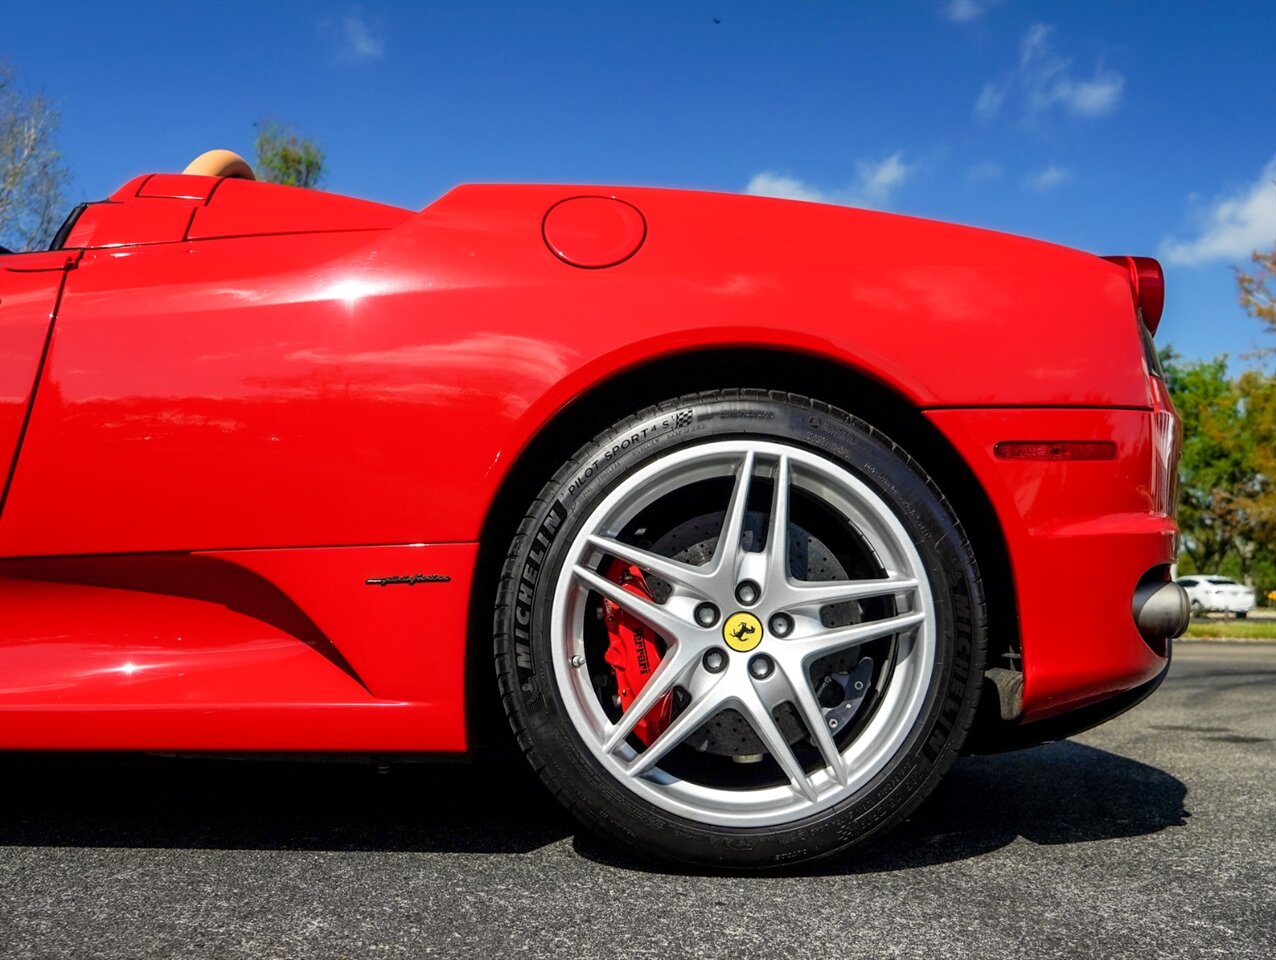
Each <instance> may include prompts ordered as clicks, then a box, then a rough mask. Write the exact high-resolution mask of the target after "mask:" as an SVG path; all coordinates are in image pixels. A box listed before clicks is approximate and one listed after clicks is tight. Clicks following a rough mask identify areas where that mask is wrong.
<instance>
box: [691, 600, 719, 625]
mask: <svg viewBox="0 0 1276 960" xmlns="http://www.w3.org/2000/svg"><path fill="white" fill-rule="evenodd" d="M719 616H720V614H719V612H718V608H717V607H715V606H714V605H713V604H712V603H702V604H700V605H699V606H698V607H696V623H698V624H700V626H702V627H712V626H713V625H714V624H715V623H717V622H718V617H719Z"/></svg>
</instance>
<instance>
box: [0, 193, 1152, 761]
mask: <svg viewBox="0 0 1276 960" xmlns="http://www.w3.org/2000/svg"><path fill="white" fill-rule="evenodd" d="M612 196H614V197H616V198H618V199H619V200H622V201H624V202H625V204H627V205H629V206H630V207H631V208H632V209H633V210H634V211H639V212H640V215H641V218H642V226H643V229H642V230H641V231H639V230H638V229H637V227H636V223H637V221H635V220H634V219H633V217H632V216H631V215H629V214H625V216H624V217H623V218H621V219H620V220H615V219H614V218H613V221H612V222H607V223H600V226H599V230H598V232H597V236H593V237H591V234H590V223H591V220H590V218H591V217H593V216H595V213H594V212H593V211H596V210H601V211H604V213H602V214H599V216H603V217H605V216H606V213H605V210H606V208H607V205H605V204H594V203H590V204H585V205H577V208H576V209H577V211H578V212H581V215H580V216H575V215H573V216H572V217H567V216H566V215H563V216H562V217H560V218H559V219H560V220H561V222H562V223H563V224H564V225H563V226H561V227H560V226H556V225H554V224H551V227H550V229H551V230H560V231H561V234H560V236H559V237H557V238H555V237H551V236H548V235H546V234H545V232H544V231H545V229H546V227H545V221H546V215H547V212H548V211H550V210H551V209H553V208H554V207H555V205H556V204H559V203H561V202H562V201H563V200H565V199H569V198H573V197H584V198H593V197H612ZM551 245H553V247H554V249H551ZM626 245H628V246H635V245H636V249H635V250H634V251H633V252H632V254H631V255H629V256H627V257H626V258H624V259H622V260H620V261H619V262H617V263H615V264H614V265H612V266H609V267H606V268H605V269H582V268H580V267H578V266H573V265H572V264H571V263H569V262H566V258H565V257H564V249H565V248H570V250H571V251H579V252H572V253H571V257H575V258H577V259H579V262H593V261H591V260H590V257H591V256H594V255H596V256H597V257H599V258H601V259H599V260H598V261H597V262H607V258H608V257H613V252H614V250H618V249H619V247H621V246H626ZM66 246H68V247H71V246H75V247H82V248H84V252H83V255H82V257H81V258H80V259H79V262H78V263H77V264H75V266H74V268H73V269H70V270H67V271H66V282H65V289H64V290H63V291H62V293H61V300H60V302H59V303H58V305H57V317H56V321H55V323H54V327H53V331H52V337H51V340H50V342H49V347H48V350H47V356H45V355H44V354H45V350H44V334H45V332H47V330H48V314H49V312H50V311H51V309H52V306H51V303H52V302H54V301H56V300H57V294H56V290H57V288H58V286H59V284H60V282H61V276H62V270H63V268H62V267H58V268H57V269H56V270H50V272H48V273H40V274H31V276H38V277H40V278H41V279H40V280H34V281H33V280H30V279H29V277H28V276H27V275H25V274H21V273H19V272H16V271H15V268H14V267H13V266H8V268H7V270H6V272H4V273H0V284H2V286H0V299H2V301H3V304H4V306H3V308H2V312H0V330H3V331H4V332H5V335H6V341H8V340H9V339H10V338H9V331H10V330H13V331H17V332H16V333H15V334H14V337H13V338H12V339H13V342H14V343H15V344H16V346H15V347H14V348H10V347H8V345H7V343H6V348H5V350H4V352H3V353H2V354H0V365H2V366H0V372H3V373H4V375H5V377H6V381H8V380H9V378H11V377H14V378H16V379H15V380H14V381H13V382H14V383H17V384H18V386H19V387H20V386H21V382H22V380H23V377H25V382H26V384H27V386H26V387H25V388H23V389H17V388H16V387H12V386H8V385H6V387H5V389H3V390H0V463H2V464H3V465H4V466H5V467H7V466H8V461H7V460H6V459H5V458H6V457H8V456H9V455H10V452H11V451H12V450H15V449H16V448H17V446H18V435H19V434H20V433H22V423H23V422H25V423H26V429H25V433H24V434H22V440H21V449H20V452H19V453H18V454H17V459H16V466H15V468H14V470H13V476H12V483H11V485H10V487H9V489H8V493H7V496H6V497H5V499H4V501H3V504H2V505H0V508H2V511H3V512H2V513H0V558H8V559H0V604H2V605H0V609H3V610H4V612H5V614H4V617H3V621H2V622H0V746H8V747H118V748H134V747H137V748H142V747H145V748H156V749H158V748H172V749H183V748H184V749H245V750H247V749H262V750H282V749H322V750H350V749H357V750H439V751H457V750H462V749H464V748H465V746H466V733H465V718H464V708H465V704H464V684H465V662H466V659H465V648H466V643H467V611H468V609H469V604H470V591H471V584H472V580H473V575H474V560H475V556H476V551H477V546H476V541H477V540H478V538H479V536H480V531H481V530H482V528H483V524H484V522H485V519H486V518H487V516H488V513H489V511H490V509H491V506H492V504H493V501H494V499H495V497H496V495H497V493H498V491H499V490H500V489H501V485H502V483H503V482H504V481H505V479H506V478H507V476H508V474H509V471H510V469H511V467H512V465H513V464H515V463H516V462H517V461H518V458H519V456H520V455H521V454H522V453H523V451H524V450H525V449H526V448H527V447H528V445H529V443H531V441H532V440H533V439H534V438H535V437H536V436H537V435H538V434H539V433H540V432H541V431H543V430H544V429H545V427H546V425H547V424H548V423H549V422H550V421H551V420H552V419H553V417H554V416H555V415H556V414H557V413H558V412H560V411H561V410H563V409H564V408H565V407H566V406H567V405H568V404H569V403H570V402H571V401H573V400H574V399H576V398H578V397H581V396H584V395H587V394H588V393H589V392H590V391H591V390H592V389H594V388H596V387H598V386H599V385H602V384H605V383H607V382H608V381H610V380H611V379H612V378H614V377H616V376H617V375H619V374H621V373H624V372H626V371H631V370H635V369H639V368H641V367H642V366H643V365H644V364H647V363H650V362H652V361H653V360H656V359H658V358H663V357H669V356H673V355H678V354H694V353H696V352H699V351H704V350H721V349H724V348H730V349H736V348H754V349H762V350H770V351H774V353H775V357H776V362H777V363H783V362H784V357H785V356H788V355H793V354H803V355H806V356H811V357H818V358H821V359H823V360H826V361H828V362H831V363H835V364H838V365H841V366H842V367H844V368H845V369H847V371H848V373H849V372H854V373H857V374H859V375H863V376H867V377H869V378H871V379H873V380H875V381H877V382H878V383H880V384H882V385H884V386H885V387H887V388H889V389H890V390H891V391H893V392H894V393H895V394H897V395H898V396H899V397H900V398H901V399H902V400H903V401H904V402H906V403H907V404H908V405H910V406H911V407H913V408H914V409H916V410H918V411H923V412H924V414H925V416H926V417H928V418H929V420H930V421H931V423H932V424H933V425H934V426H935V427H936V428H937V429H938V430H939V431H940V432H941V433H942V434H943V435H944V436H945V437H946V438H947V439H948V440H949V442H950V443H951V444H952V446H953V447H954V448H955V449H956V450H957V451H958V453H959V454H960V455H961V457H962V458H963V459H964V460H965V462H966V464H967V465H968V467H969V469H970V471H971V472H972V473H973V474H974V475H975V476H976V477H977V478H978V480H979V482H980V484H981V485H982V486H983V488H984V491H985V493H986V495H987V497H988V500H989V501H990V502H991V504H992V505H993V507H994V509H995V511H996V514H997V517H998V520H999V522H1000V523H1001V526H1002V531H1001V532H1002V535H1003V536H1004V537H1005V540H1006V544H1007V548H1008V551H1009V554H1010V559H1011V565H1012V569H1013V575H1014V581H1015V582H1014V584H1013V585H1011V584H1006V585H1004V589H1006V590H1012V589H1013V591H1014V594H1015V600H1016V602H1017V607H1018V612H1019V623H1020V634H1021V637H1020V640H1021V644H1022V652H1023V667H1024V674H1025V692H1024V715H1025V717H1028V718H1035V717H1039V716H1046V715H1049V714H1051V713H1054V712H1058V711H1060V710H1065V709H1068V708H1070V707H1072V706H1076V705H1079V704H1083V703H1086V702H1089V701H1092V700H1094V699H1096V698H1098V697H1102V696H1104V695H1105V694H1109V693H1112V692H1114V691H1119V690H1123V689H1127V688H1129V687H1131V686H1133V685H1136V684H1137V683H1139V682H1142V681H1143V680H1146V679H1148V678H1149V677H1151V676H1154V675H1155V674H1156V672H1157V671H1158V670H1159V669H1160V668H1161V667H1162V666H1163V665H1164V660H1163V658H1162V657H1160V656H1159V655H1158V654H1157V653H1156V652H1154V651H1153V650H1152V649H1151V648H1149V647H1148V645H1147V644H1146V643H1144V641H1143V640H1142V638H1141V637H1140V636H1139V634H1138V631H1137V630H1136V629H1135V626H1134V623H1133V620H1132V617H1131V613H1130V595H1131V592H1132V590H1133V587H1134V584H1135V583H1136V582H1137V581H1138V580H1139V578H1140V577H1141V576H1142V575H1143V574H1144V573H1145V572H1146V571H1147V570H1148V569H1149V568H1151V567H1153V566H1156V565H1159V564H1168V563H1169V562H1171V560H1172V559H1173V556H1174V536H1175V534H1174V526H1173V521H1172V519H1171V517H1170V516H1169V511H1168V499H1167V496H1166V494H1165V491H1166V490H1167V489H1169V487H1170V486H1171V484H1170V481H1169V479H1168V474H1166V473H1165V471H1164V469H1163V467H1162V468H1161V473H1160V474H1157V473H1156V468H1155V464H1156V463H1158V462H1159V461H1158V457H1160V458H1163V457H1164V456H1172V451H1167V450H1165V449H1163V448H1164V447H1165V445H1166V442H1167V441H1165V439H1164V437H1165V436H1166V432H1165V429H1164V424H1163V423H1162V421H1163V420H1164V418H1165V417H1167V416H1171V414H1169V412H1168V410H1169V408H1168V402H1167V401H1166V400H1165V398H1164V396H1163V389H1161V388H1160V385H1159V382H1158V381H1155V379H1154V378H1152V377H1151V376H1150V375H1149V373H1148V371H1147V369H1146V366H1145V363H1144V359H1143V353H1142V347H1141V344H1140V340H1139V333H1138V326H1137V325H1138V320H1137V318H1136V315H1135V313H1134V308H1133V306H1132V301H1131V288H1130V280H1129V276H1128V271H1127V270H1124V269H1122V268H1121V267H1120V266H1118V265H1115V264H1112V263H1108V262H1105V261H1103V260H1101V259H1099V258H1097V257H1093V256H1090V255H1088V254H1084V253H1080V252H1077V251H1073V250H1068V249H1064V248H1060V247H1055V246H1052V245H1049V244H1044V243H1039V242H1035V241H1030V240H1024V239H1021V238H1016V237H1009V236H1004V235H1000V234H994V233H988V232H985V231H978V230H972V229H969V228H965V227H957V226H951V225H945V224H939V223H932V222H928V221H921V220H913V219H909V218H904V217H897V216H891V215H886V214H878V213H872V212H867V211H858V210H847V209H841V208H833V207H823V206H817V205H811V204H796V203H790V202H784V201H772V200H763V199H756V198H741V197H733V196H726V195H713V194H691V193H681V192H676V191H661V190H643V189H623V190H618V189H614V188H594V187H562V186H531V187H505V186H471V187H461V188H458V189H456V190H454V191H452V192H451V193H450V194H448V195H447V196H445V197H443V198H442V199H440V200H439V201H437V202H436V203H434V204H433V205H431V206H430V207H428V208H426V209H425V210H424V211H422V212H421V213H419V214H412V213H410V212H409V211H404V210H399V209H397V208H392V207H384V206H381V205H378V204H369V203H364V202H362V201H356V200H351V199H348V198H344V197H333V196H331V195H327V194H318V193H313V192H306V191H299V190H292V189H289V188H283V187H272V186H268V185H263V184H254V183H247V182H240V181H229V180H221V179H218V178H208V177H182V176H174V175H152V176H149V177H143V178H138V180H135V181H132V182H131V183H130V184H127V185H125V187H124V188H122V189H121V190H120V191H118V192H117V193H116V194H115V195H114V196H113V197H112V198H111V200H110V201H109V202H107V203H104V204H100V205H92V206H90V207H89V208H88V209H87V210H86V211H85V213H84V214H83V215H81V217H80V219H79V220H78V221H77V222H76V224H75V225H74V226H73V228H72V229H71V231H70V234H69V235H68V238H67V240H66ZM69 252H70V251H65V250H64V251H59V252H57V253H55V254H44V255H34V256H36V257H45V258H48V262H49V263H50V264H52V263H54V262H55V261H56V260H57V258H59V257H60V258H61V260H60V261H57V262H59V263H65V261H66V259H67V256H68V253H69ZM622 252H623V251H622ZM24 259H25V257H16V258H6V260H5V263H6V265H7V264H8V262H9V261H10V260H12V261H13V262H14V263H17V262H19V261H22V260H24ZM613 259H614V257H613ZM15 278H21V279H15ZM24 298H25V299H24ZM14 300H16V302H17V305H16V307H12V309H11V306H12V304H13V302H14ZM41 311H44V312H43V314H42V313H41ZM41 316H43V321H41V319H40V318H41ZM41 323H43V324H44V326H43V329H41ZM42 357H43V361H42V360H41V358H42ZM37 369H39V370H40V376H39V384H38V388H37V389H36V391H35V396H34V400H33V401H32V400H31V396H30V394H31V390H30V385H31V384H32V383H35V381H36V371H37ZM763 385H764V384H763ZM688 388H689V389H693V388H694V384H689V385H688ZM615 412H616V416H617V417H619V416H622V415H623V414H624V413H626V412H629V411H626V410H617V411H615ZM864 415H866V416H869V417H870V418H871V413H865V414H864ZM1158 417H1159V418H1161V420H1158ZM1158 424H1159V425H1158ZM582 439H583V438H582ZM1042 439H1051V440H1056V439H1069V440H1091V439H1103V440H1109V441H1114V442H1115V443H1116V444H1117V450H1118V455H1117V457H1116V459H1115V460H1112V461H1103V462H1082V463H1066V464H1060V463H1054V462H1033V461H1018V462H1008V461H1002V460H998V459H996V458H995V457H994V455H993V452H992V450H993V447H994V445H995V444H996V443H998V442H1001V441H1006V440H1042ZM6 444H7V445H6ZM1158 477H1159V479H1158ZM939 480H940V483H941V485H942V482H943V478H942V477H941V478H939ZM534 495H535V490H527V491H526V499H528V500H530V498H531V497H533V496H534ZM426 544H428V545H429V546H425V545H426ZM407 545H416V546H407ZM1096 557H1097V558H1098V562H1096ZM86 558H92V559H91V560H89V559H86ZM192 564H195V565H196V566H194V567H192V566H191V565H192ZM1096 568H1097V569H1098V570H1099V571H1100V572H1101V573H1102V572H1103V571H1110V573H1111V577H1110V591H1109V592H1105V594H1104V597H1103V600H1102V602H1101V604H1100V607H1101V611H1102V612H1101V615H1100V614H1096V615H1095V616H1093V617H1090V618H1088V619H1090V620H1093V621H1094V622H1102V623H1103V624H1104V625H1105V626H1104V629H1103V631H1101V632H1097V633H1095V634H1093V635H1078V634H1077V632H1076V630H1075V628H1073V627H1072V626H1071V625H1070V624H1071V622H1072V621H1071V620H1070V619H1069V618H1065V617H1063V616H1061V615H1060V606H1061V604H1063V603H1066V602H1067V600H1066V599H1065V598H1066V597H1067V596H1068V595H1069V593H1070V591H1069V590H1068V589H1067V586H1066V584H1063V583H1060V572H1061V571H1067V570H1069V569H1086V570H1088V571H1090V572H1091V573H1093V572H1094V571H1095V570H1096ZM422 571H427V572H429V573H430V574H436V575H438V576H440V577H443V576H446V577H448V578H450V579H448V580H446V581H442V580H438V581H434V582H430V583H426V584H419V585H417V586H413V587H411V588H402V587H395V588H385V589H383V588H379V587H376V586H369V585H368V584H366V583H365V581H366V580H367V579H374V578H384V577H386V576H411V575H413V574H417V573H420V572H422ZM245 578H247V579H245ZM1103 579H1104V581H1105V582H1108V579H1109V578H1108V577H1106V576H1105V577H1104V578H1103ZM250 586H251V589H250ZM244 591H247V595H249V596H252V597H256V598H257V600H256V601H255V602H256V605H255V606H250V607H249V608H247V609H236V604H240V605H241V606H242V602H241V601H240V600H235V599H234V598H236V597H240V596H241V595H242V594H243V593H244ZM1073 602H1075V601H1073ZM474 633H475V635H481V633H482V631H481V630H478V631H474ZM130 664H131V668H130V669H125V667H126V665H130ZM58 677H62V678H63V679H62V680H61V681H59V680H58ZM68 678H69V679H68ZM90 716H91V718H92V719H88V718H89V717H90Z"/></svg>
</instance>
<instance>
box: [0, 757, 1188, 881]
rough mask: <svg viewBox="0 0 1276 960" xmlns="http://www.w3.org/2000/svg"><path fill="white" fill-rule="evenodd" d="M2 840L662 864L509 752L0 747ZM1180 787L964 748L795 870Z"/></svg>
mask: <svg viewBox="0 0 1276 960" xmlns="http://www.w3.org/2000/svg"><path fill="white" fill-rule="evenodd" d="M0 783H3V784H4V787H3V788H0V846H35V847H46V846H84V847H95V846H102V847H108V846H109V847H164V848H177V849H181V848H189V849H264V850H335V851H340V850H353V851H400V852H414V851H416V852H435V853H475V854H519V853H528V852H531V851H533V850H536V849H538V848H540V847H543V846H545V845H547V844H552V843H556V842H558V841H561V840H564V839H566V838H568V837H572V838H573V845H574V848H575V850H576V851H577V853H579V854H580V855H581V856H583V857H586V858H588V859H590V860H593V861H595V862H598V863H601V864H604V865H608V866H612V867H616V868H621V869H634V870H643V871H662V869H663V868H661V867H659V866H658V865H653V864H650V863H645V862H639V861H635V860H632V859H630V858H628V857H625V856H623V855H622V854H619V853H617V852H616V851H615V850H614V849H613V848H611V847H610V846H608V845H607V844H606V843H605V842H603V841H600V840H598V839H595V838H594V837H592V836H590V835H589V834H587V833H585V832H584V831H581V830H579V829H578V828H577V827H576V825H575V823H574V822H573V821H572V820H571V818H570V817H568V816H567V815H566V814H565V813H564V812H563V811H562V810H561V809H560V808H559V807H558V805H557V804H556V803H555V802H554V801H553V799H552V798H550V797H549V795H548V794H547V792H546V791H545V790H544V789H543V788H542V787H541V785H540V783H539V782H538V781H537V780H536V779H535V778H534V777H533V775H532V774H531V772H530V771H529V770H527V769H526V767H525V766H524V765H523V764H522V761H521V760H520V759H519V758H517V757H505V758H501V759H496V758H493V759H489V760H487V761H486V762H483V763H478V764H465V765H452V764H427V763H410V764H399V765H395V766H393V767H391V768H390V769H389V771H388V772H386V773H381V772H378V770H377V768H376V767H375V766H374V765H371V764H368V763H359V764H352V763H322V762H304V763H303V762H291V761H281V762H264V761H258V760H235V759H211V758H180V757H162V756H146V755H134V754H6V755H0ZM1186 794H1187V789H1186V787H1184V785H1183V784H1182V783H1181V782H1180V781H1179V780H1177V779H1176V778H1174V777H1173V776H1171V775H1170V774H1168V773H1166V772H1164V771H1162V770H1158V769H1156V768H1155V767H1150V766H1147V765H1146V764H1142V763H1138V762H1137V761H1134V760H1130V759H1127V758H1125V757H1122V756H1119V755H1117V754H1114V753H1109V752H1107V751H1105V750H1099V749H1096V748H1094V747H1088V746H1084V745H1082V744H1079V743H1073V742H1068V741H1065V742H1061V743H1053V744H1047V745H1045V746H1041V747H1034V748H1032V749H1030V750H1022V751H1018V752H1016V753H1009V754H1001V755H998V756H988V757H965V758H962V759H961V760H959V761H958V763H957V764H956V766H954V768H953V769H952V770H951V771H949V773H948V775H947V776H946V777H945V778H944V780H943V781H942V782H941V783H940V785H939V787H938V789H937V790H936V791H935V793H934V794H933V795H932V796H931V797H930V799H928V800H927V801H926V803H924V804H923V805H922V806H921V807H920V808H919V809H918V810H917V811H916V812H915V813H914V814H913V816H912V817H910V818H909V819H908V820H907V821H906V822H905V823H903V824H901V825H900V826H899V827H897V828H896V829H895V830H894V831H893V832H892V833H891V834H890V835H889V840H888V841H887V842H885V843H880V844H878V845H877V846H875V847H872V848H870V849H868V850H867V851H865V852H863V853H861V854H859V855H856V856H848V857H839V858H836V859H835V860H832V861H829V862H828V863H825V864H821V865H818V866H817V867H815V868H814V869H813V870H812V868H807V869H806V870H803V871H801V872H803V873H811V872H816V873H823V874H830V873H872V872H880V871H890V870H900V869H909V868H915V867H919V866H926V865H929V864H936V863H945V862H951V861H955V860H963V859H967V858H971V857H976V856H979V855H981V854H984V853H988V852H990V851H993V850H996V849H999V848H1000V847H1003V846H1005V845H1007V844H1009V843H1011V842H1013V841H1014V840H1016V839H1017V838H1019V837H1023V838H1024V839H1026V840H1028V841H1031V842H1033V843H1039V844H1061V843H1079V842H1086V841H1094V840H1103V839H1110V838H1114V837H1130V836H1138V835H1141V834H1149V833H1155V832H1157V831H1159V830H1163V829H1165V828H1167V827H1172V826H1179V825H1182V824H1183V823H1184V822H1185V818H1186V817H1187V816H1188V813H1187V811H1186V810H1185V808H1184V805H1183V802H1184V799H1185V797H1186Z"/></svg>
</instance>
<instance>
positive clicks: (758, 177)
mask: <svg viewBox="0 0 1276 960" xmlns="http://www.w3.org/2000/svg"><path fill="white" fill-rule="evenodd" d="M744 192H745V193H748V194H752V195H753V196H755V197H779V198H780V199H781V200H806V201H809V202H810V203H837V201H836V200H834V199H832V198H831V197H830V196H829V194H826V193H822V192H820V191H819V190H817V189H815V188H814V187H812V186H810V185H809V184H807V183H806V182H804V181H802V180H799V179H798V178H797V177H786V176H783V175H782V174H778V173H766V172H763V173H757V174H754V175H753V178H752V179H751V180H749V185H748V186H747V187H745V188H744Z"/></svg>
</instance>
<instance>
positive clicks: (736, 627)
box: [722, 612, 762, 653]
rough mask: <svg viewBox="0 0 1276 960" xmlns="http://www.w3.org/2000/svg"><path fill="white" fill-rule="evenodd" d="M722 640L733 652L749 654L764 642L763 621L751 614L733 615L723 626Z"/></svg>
mask: <svg viewBox="0 0 1276 960" xmlns="http://www.w3.org/2000/svg"><path fill="white" fill-rule="evenodd" d="M722 639H723V640H725V641H726V644H727V646H728V647H730V648H731V649H732V650H738V651H739V652H740V653H748V652H749V651H750V650H752V649H753V648H754V647H756V646H757V645H758V644H759V643H761V642H762V621H761V620H759V619H758V618H757V617H755V616H754V615H753V614H751V613H744V612H740V613H733V614H732V615H731V616H729V617H727V619H726V622H725V623H723V624H722Z"/></svg>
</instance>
